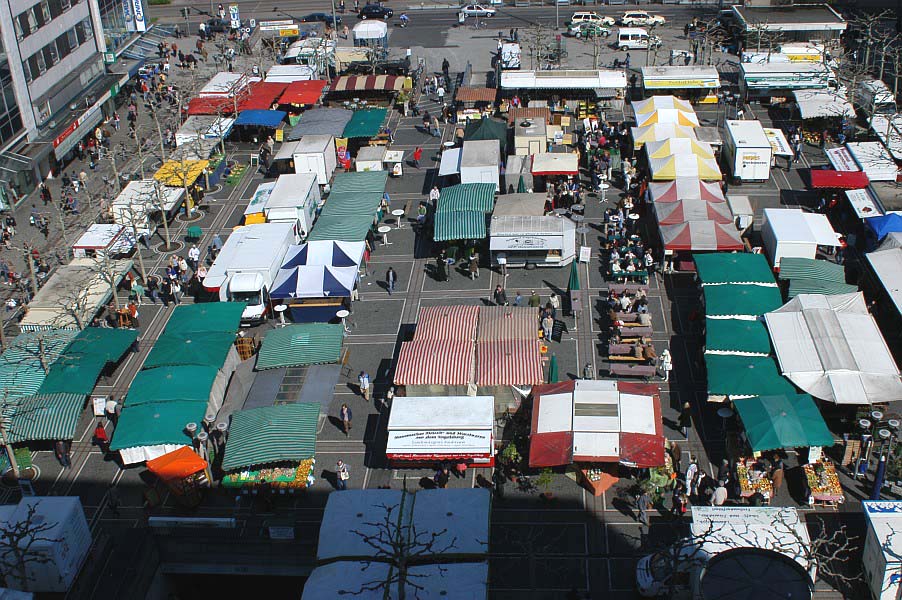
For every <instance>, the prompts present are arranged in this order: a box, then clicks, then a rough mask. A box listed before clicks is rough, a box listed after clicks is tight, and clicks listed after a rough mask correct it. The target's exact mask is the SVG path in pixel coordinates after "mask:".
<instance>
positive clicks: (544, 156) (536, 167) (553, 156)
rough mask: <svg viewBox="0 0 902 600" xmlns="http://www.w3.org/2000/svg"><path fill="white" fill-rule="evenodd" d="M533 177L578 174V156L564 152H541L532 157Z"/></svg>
mask: <svg viewBox="0 0 902 600" xmlns="http://www.w3.org/2000/svg"><path fill="white" fill-rule="evenodd" d="M532 173H533V175H543V174H545V175H563V174H573V175H576V174H577V173H579V156H578V155H577V154H573V153H569V152H567V153H564V152H542V153H541V154H533V156H532Z"/></svg>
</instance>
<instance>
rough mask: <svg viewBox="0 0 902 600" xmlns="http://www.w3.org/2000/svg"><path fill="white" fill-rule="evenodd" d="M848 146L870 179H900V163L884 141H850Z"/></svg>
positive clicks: (893, 180)
mask: <svg viewBox="0 0 902 600" xmlns="http://www.w3.org/2000/svg"><path fill="white" fill-rule="evenodd" d="M846 148H847V149H848V150H849V154H850V155H851V156H852V158H853V159H854V160H855V163H856V164H857V165H858V166H859V167H861V170H862V171H864V172H865V174H867V176H868V179H869V180H871V181H889V182H892V183H895V182H896V180H897V179H898V177H899V165H898V164H896V160H895V159H894V158H893V155H892V154H891V153H890V151H889V150H887V149H886V146H884V145H883V144H882V143H880V142H848V143H847V144H846Z"/></svg>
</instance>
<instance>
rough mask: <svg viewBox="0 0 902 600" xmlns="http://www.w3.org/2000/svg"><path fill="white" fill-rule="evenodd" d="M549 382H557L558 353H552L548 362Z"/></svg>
mask: <svg viewBox="0 0 902 600" xmlns="http://www.w3.org/2000/svg"><path fill="white" fill-rule="evenodd" d="M548 383H557V355H555V354H552V355H551V361H550V362H549V363H548Z"/></svg>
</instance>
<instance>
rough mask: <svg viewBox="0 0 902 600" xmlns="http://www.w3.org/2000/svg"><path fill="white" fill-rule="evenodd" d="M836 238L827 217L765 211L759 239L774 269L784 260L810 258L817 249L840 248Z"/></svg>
mask: <svg viewBox="0 0 902 600" xmlns="http://www.w3.org/2000/svg"><path fill="white" fill-rule="evenodd" d="M839 237H840V236H839V234H837V233H836V232H835V231H834V230H833V226H832V225H830V221H829V220H828V219H827V216H826V215H822V214H818V213H807V212H803V211H802V210H801V209H797V208H765V209H764V223H763V224H762V225H761V239H762V241H763V242H764V249H765V251H766V252H767V255H768V257H769V258H770V261H771V264H772V265H773V266H774V267H775V268H779V267H780V259H782V258H786V257H793V258H812V259H813V258H815V256H816V255H817V247H818V246H833V247H837V246H839V245H840V243H839Z"/></svg>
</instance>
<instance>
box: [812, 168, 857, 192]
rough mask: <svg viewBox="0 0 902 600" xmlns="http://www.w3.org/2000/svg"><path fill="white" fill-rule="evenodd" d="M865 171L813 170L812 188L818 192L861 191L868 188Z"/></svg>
mask: <svg viewBox="0 0 902 600" xmlns="http://www.w3.org/2000/svg"><path fill="white" fill-rule="evenodd" d="M868 183H870V181H869V180H868V176H867V174H865V172H864V171H834V170H832V169H826V170H825V169H812V171H811V187H812V188H814V189H816V190H823V189H832V190H861V189H864V188H866V187H868Z"/></svg>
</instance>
